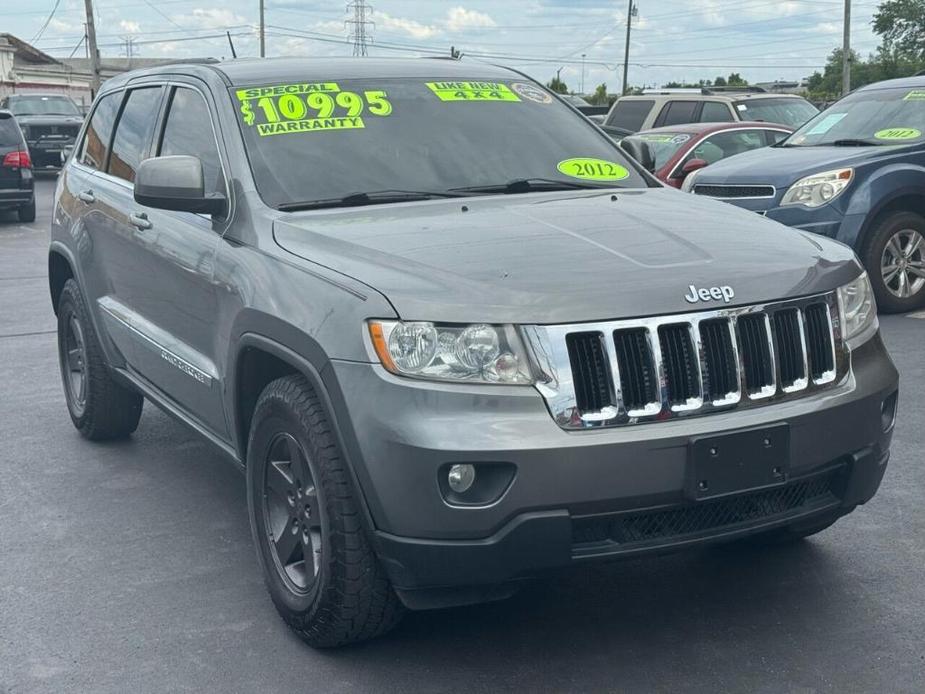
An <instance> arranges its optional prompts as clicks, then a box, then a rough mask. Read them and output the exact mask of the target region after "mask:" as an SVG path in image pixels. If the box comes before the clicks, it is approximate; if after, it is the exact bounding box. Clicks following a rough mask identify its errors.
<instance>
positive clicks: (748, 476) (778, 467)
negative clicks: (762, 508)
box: [686, 424, 790, 500]
mask: <svg viewBox="0 0 925 694" xmlns="http://www.w3.org/2000/svg"><path fill="white" fill-rule="evenodd" d="M687 473H688V474H687V489H686V494H687V496H688V498H691V499H695V500H701V499H711V498H714V497H717V496H724V495H726V494H733V493H739V492H747V491H751V490H754V489H761V488H764V487H774V486H778V485H781V484H784V483H785V482H786V481H787V480H788V479H789V477H790V425H789V424H775V425H774V426H769V427H758V428H755V429H746V430H744V431H737V432H735V433H732V434H720V435H717V436H703V437H697V438H693V439H691V442H690V446H689V454H688V464H687Z"/></svg>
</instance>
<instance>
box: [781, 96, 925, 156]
mask: <svg viewBox="0 0 925 694" xmlns="http://www.w3.org/2000/svg"><path fill="white" fill-rule="evenodd" d="M923 133H925V89H910V88H908V87H906V88H902V89H897V88H891V89H872V90H867V91H860V92H855V93H854V94H851V95H849V96H846V97H845V98H844V99H842V100H840V101H838V102H837V103H835V104H833V105H832V106H831V107H829V108H828V109H826V110H825V111H823V112H822V113H820V114H819V115H818V116H816V117H815V118H813V119H812V120H811V121H809V122H808V123H807V124H806V125H804V126H803V127H802V128H800V129H799V130H797V131H796V132H795V133H793V135H791V136H790V137H788V138H787V139H786V140H784V141H783V142H781V143H778V145H776V146H778V147H812V146H821V145H831V146H835V147H863V146H877V145H879V146H883V145H905V144H913V143H921V142H922V141H923Z"/></svg>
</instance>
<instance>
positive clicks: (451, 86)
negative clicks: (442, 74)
mask: <svg viewBox="0 0 925 694" xmlns="http://www.w3.org/2000/svg"><path fill="white" fill-rule="evenodd" d="M425 84H426V85H427V88H428V89H430V91H432V92H433V93H434V94H435V95H436V96H437V98H438V99H440V101H520V97H519V96H517V95H516V94H515V93H514V92H512V91H511V88H510V87H508V86H507V85H506V84H502V83H501V82H471V81H470V82H425Z"/></svg>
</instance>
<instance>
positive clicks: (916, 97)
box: [903, 89, 925, 101]
mask: <svg viewBox="0 0 925 694" xmlns="http://www.w3.org/2000/svg"><path fill="white" fill-rule="evenodd" d="M903 101H925V90H923V89H913V90H912V91H911V92H909V93H908V94H906V95H905V96H904V97H903Z"/></svg>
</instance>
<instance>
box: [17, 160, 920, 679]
mask: <svg viewBox="0 0 925 694" xmlns="http://www.w3.org/2000/svg"><path fill="white" fill-rule="evenodd" d="M53 189H54V180H52V179H48V178H45V179H44V180H41V181H39V184H38V189H37V192H38V201H39V212H38V218H37V220H36V222H35V223H34V224H29V225H21V224H19V223H18V222H17V221H16V219H15V215H12V214H8V213H6V214H0V444H2V446H0V692H10V693H12V692H16V693H17V694H18V693H20V692H23V693H25V692H30V693H31V692H128V691H133V692H149V691H150V692H168V691H169V692H183V691H195V692H200V691H222V692H254V691H261V692H277V691H279V692H284V691H285V692H292V691H324V692H362V691H374V692H408V691H427V692H457V691H466V692H497V691H505V690H518V691H531V692H539V691H575V692H590V691H629V692H634V691H648V692H651V691H666V692H667V691H670V692H677V691H704V692H716V691H748V692H775V693H776V692H801V693H803V692H829V691H832V692H862V691H868V692H870V691H884V692H921V691H923V688H925V504H923V500H925V460H923V455H922V451H923V448H925V404H923V403H925V320H923V319H917V318H915V317H911V316H890V317H885V318H883V319H882V326H883V332H884V335H885V339H886V341H887V344H888V346H889V347H890V349H891V351H892V353H893V356H894V359H895V360H896V362H897V365H898V367H899V370H900V373H901V400H900V414H899V421H898V423H897V433H896V437H895V439H894V444H893V458H892V461H891V463H890V468H889V470H888V472H887V475H886V479H885V480H884V483H883V486H882V487H881V490H880V493H879V494H878V496H877V497H875V498H874V500H873V501H872V502H871V503H870V504H868V505H867V506H866V507H863V508H861V509H859V510H858V511H857V512H855V513H854V514H852V515H851V516H849V517H847V518H845V519H843V520H842V521H841V522H840V523H838V524H837V525H836V526H835V527H833V528H832V529H830V530H828V531H826V532H825V533H823V534H822V535H820V536H818V537H817V538H814V539H812V540H810V541H806V542H803V543H801V544H799V545H796V546H791V547H784V548H775V549H770V550H756V549H747V548H742V547H735V548H719V549H711V550H705V551H698V552H693V553H685V554H674V555H669V556H665V557H656V558H647V559H642V560H633V561H630V562H625V563H622V564H614V565H607V566H599V567H595V568H592V569H586V570H581V571H576V572H571V573H566V574H561V575H556V576H551V577H549V578H548V579H546V580H543V581H540V582H537V583H535V584H531V585H530V586H528V587H527V588H526V589H524V590H523V591H522V592H521V593H520V594H518V595H517V596H516V597H514V598H513V599H511V600H509V601H507V602H504V603H497V604H493V605H484V606H480V607H475V608H466V609H456V610H448V611H443V612H431V613H417V614H411V615H409V616H408V617H407V618H406V619H405V621H404V622H403V624H402V625H401V626H400V627H399V628H398V629H397V630H396V631H395V632H393V633H392V634H390V635H388V636H386V637H385V638H382V639H380V640H378V641H374V642H370V643H365V644H361V645H358V646H354V647H350V648H345V649H341V650H338V651H332V652H317V651H313V650H311V649H310V648H308V647H307V646H305V645H303V644H302V643H301V642H300V641H299V640H298V639H297V638H295V637H294V636H293V635H291V634H290V633H289V631H288V629H287V628H286V626H285V625H284V624H283V622H282V621H281V620H280V619H278V617H277V615H276V613H275V611H274V610H273V607H272V604H271V603H270V600H269V598H268V596H267V594H266V592H265V590H264V588H263V585H262V580H261V577H260V573H259V570H258V566H257V562H256V558H255V556H254V549H253V546H252V544H251V538H250V532H249V528H248V522H247V512H246V502H245V493H244V491H245V490H244V478H243V476H242V475H240V473H238V472H237V471H236V470H235V469H234V468H233V467H232V466H231V465H229V464H228V463H227V462H226V460H225V459H224V458H223V457H222V456H221V455H220V454H219V453H217V452H215V451H214V450H213V449H212V448H210V446H209V445H207V444H206V443H205V442H203V441H201V440H200V439H199V438H198V437H197V436H196V435H195V434H193V433H192V432H191V431H189V430H187V429H186V428H184V427H183V426H182V425H180V424H178V423H176V422H175V421H173V420H171V419H169V418H168V417H166V416H165V415H164V414H162V413H161V412H160V411H158V410H156V409H155V408H154V407H152V406H150V404H148V405H146V408H145V414H144V416H143V418H142V423H141V426H140V427H139V430H138V432H137V433H136V434H135V436H133V438H132V439H131V440H129V441H126V442H122V443H116V444H107V445H98V444H91V443H88V442H86V441H83V440H82V439H81V438H80V437H79V436H78V434H77V432H76V431H75V430H74V429H73V427H72V426H71V423H70V421H69V419H68V416H67V412H66V409H65V405H64V399H63V396H62V393H61V386H60V382H59V374H58V370H57V361H56V349H55V336H54V328H55V322H54V316H53V314H52V311H51V305H50V302H49V298H48V289H47V281H46V244H47V230H48V226H49V218H50V206H51V198H52V195H53ZM923 317H925V314H923ZM824 435H825V432H820V436H824Z"/></svg>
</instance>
